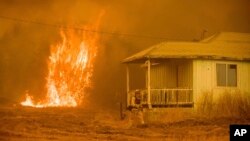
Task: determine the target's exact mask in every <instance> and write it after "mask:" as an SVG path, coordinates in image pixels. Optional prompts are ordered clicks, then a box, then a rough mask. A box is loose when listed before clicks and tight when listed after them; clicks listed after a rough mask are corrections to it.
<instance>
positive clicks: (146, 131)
mask: <svg viewBox="0 0 250 141" xmlns="http://www.w3.org/2000/svg"><path fill="white" fill-rule="evenodd" d="M0 115H1V116H0V127H1V128H0V140H9V139H10V140H228V139H229V125H230V124H232V123H243V124H244V123H245V124H247V123H249V122H250V120H249V119H236V118H213V119H212V118H209V119H208V118H198V117H195V116H193V117H190V118H186V119H183V120H180V119H179V120H177V121H171V122H158V123H150V122H147V123H146V124H144V125H139V124H131V122H130V121H129V120H128V119H125V120H120V117H119V112H118V111H105V110H92V109H86V108H85V109H83V108H43V109H36V108H24V107H5V108H0Z"/></svg>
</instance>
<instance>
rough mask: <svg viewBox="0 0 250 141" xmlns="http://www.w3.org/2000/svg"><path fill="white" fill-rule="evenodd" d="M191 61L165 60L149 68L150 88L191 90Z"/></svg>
mask: <svg viewBox="0 0 250 141" xmlns="http://www.w3.org/2000/svg"><path fill="white" fill-rule="evenodd" d="M192 69H193V67H192V61H191V60H175V59H172V60H167V61H164V62H161V63H160V64H158V65H153V66H152V67H151V88H156V89H157V88H161V89H162V88H177V87H178V88H192V84H193V83H192V79H193V76H192V75H193V73H192Z"/></svg>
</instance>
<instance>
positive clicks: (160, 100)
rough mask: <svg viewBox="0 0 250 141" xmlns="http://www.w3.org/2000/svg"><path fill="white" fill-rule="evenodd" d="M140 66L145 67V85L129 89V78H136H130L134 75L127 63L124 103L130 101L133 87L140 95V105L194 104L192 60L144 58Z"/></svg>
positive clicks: (191, 105) (150, 106)
mask: <svg viewBox="0 0 250 141" xmlns="http://www.w3.org/2000/svg"><path fill="white" fill-rule="evenodd" d="M140 69H143V70H144V77H145V79H144V80H145V83H144V84H146V86H145V87H144V88H139V89H137V88H135V87H133V89H132V90H130V87H131V86H130V81H131V79H132V81H133V79H135V80H136V81H138V79H137V78H133V77H136V75H134V76H133V77H132V78H131V76H130V73H131V72H130V70H129V64H127V107H129V106H131V105H132V104H133V103H132V101H131V100H132V97H135V91H136V90H137V92H138V91H139V93H140V95H141V96H140V97H141V104H142V105H143V107H148V108H156V107H158V108H161V107H162V108H164V107H193V89H192V84H193V83H192V82H193V80H192V79H193V78H192V76H193V72H192V60H188V59H164V60H147V61H145V63H144V64H142V65H141V67H140ZM137 73H138V72H137ZM135 80H134V81H135Z"/></svg>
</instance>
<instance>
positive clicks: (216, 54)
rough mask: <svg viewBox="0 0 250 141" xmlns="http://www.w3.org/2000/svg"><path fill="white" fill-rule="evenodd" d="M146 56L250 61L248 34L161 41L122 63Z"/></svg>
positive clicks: (231, 33)
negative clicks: (190, 40)
mask: <svg viewBox="0 0 250 141" xmlns="http://www.w3.org/2000/svg"><path fill="white" fill-rule="evenodd" d="M148 58H150V59H167V58H188V59H198V58H200V59H216V60H246V61H250V34H249V33H233V32H222V33H218V34H215V35H213V36H211V37H208V38H206V39H204V40H201V41H200V42H163V43H160V44H157V45H154V46H152V47H150V48H148V49H146V50H143V51H141V52H139V53H136V54H134V55H132V56H130V57H128V58H126V59H124V60H123V63H132V62H141V61H145V60H147V59H148Z"/></svg>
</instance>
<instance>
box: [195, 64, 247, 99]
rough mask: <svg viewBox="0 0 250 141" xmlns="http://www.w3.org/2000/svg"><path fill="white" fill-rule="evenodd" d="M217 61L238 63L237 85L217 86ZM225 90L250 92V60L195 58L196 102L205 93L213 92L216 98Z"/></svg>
mask: <svg viewBox="0 0 250 141" xmlns="http://www.w3.org/2000/svg"><path fill="white" fill-rule="evenodd" d="M216 63H226V64H236V65H237V87H219V86H217V78H216ZM225 91H228V92H234V91H240V92H243V93H250V62H239V61H219V60H193V94H194V102H195V103H199V98H200V97H201V96H202V94H204V93H212V94H213V99H216V98H218V96H219V95H220V94H222V93H224V92H225Z"/></svg>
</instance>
